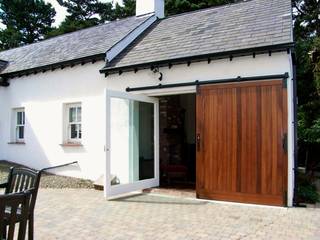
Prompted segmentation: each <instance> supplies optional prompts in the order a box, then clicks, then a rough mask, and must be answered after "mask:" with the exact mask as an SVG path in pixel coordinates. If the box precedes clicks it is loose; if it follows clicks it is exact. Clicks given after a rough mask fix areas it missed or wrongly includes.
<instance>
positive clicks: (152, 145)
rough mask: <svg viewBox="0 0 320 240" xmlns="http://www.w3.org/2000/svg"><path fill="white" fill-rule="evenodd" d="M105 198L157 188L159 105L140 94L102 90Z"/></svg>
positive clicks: (154, 100)
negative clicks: (105, 108)
mask: <svg viewBox="0 0 320 240" xmlns="http://www.w3.org/2000/svg"><path fill="white" fill-rule="evenodd" d="M106 101H107V116H106V117H107V118H106V120H107V121H106V122H107V145H106V153H107V162H106V174H105V196H106V197H108V198H109V197H113V196H116V195H119V194H125V193H129V192H132V191H138V190H142V189H145V188H150V187H156V186H159V130H158V129H159V123H158V119H159V103H158V99H156V98H151V97H147V96H144V95H133V94H128V93H123V92H116V91H109V90H108V91H106Z"/></svg>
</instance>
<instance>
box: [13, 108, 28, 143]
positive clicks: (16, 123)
mask: <svg viewBox="0 0 320 240" xmlns="http://www.w3.org/2000/svg"><path fill="white" fill-rule="evenodd" d="M13 116H14V117H13V136H14V139H13V140H14V141H15V142H24V136H25V123H26V116H25V111H24V108H16V109H14V110H13Z"/></svg>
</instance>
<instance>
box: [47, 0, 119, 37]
mask: <svg viewBox="0 0 320 240" xmlns="http://www.w3.org/2000/svg"><path fill="white" fill-rule="evenodd" d="M57 1H58V3H59V4H60V5H61V6H63V7H66V8H67V12H68V14H69V15H68V16H67V17H66V19H65V20H64V21H63V22H62V23H61V25H60V26H59V28H57V29H54V30H53V31H52V32H51V33H50V34H48V36H49V37H50V36H55V35H60V34H63V33H67V32H73V31H76V30H79V29H82V28H87V27H91V26H95V25H98V24H99V23H102V22H104V21H110V20H113V19H114V10H113V6H112V3H111V2H110V3H102V2H100V1H99V0H57Z"/></svg>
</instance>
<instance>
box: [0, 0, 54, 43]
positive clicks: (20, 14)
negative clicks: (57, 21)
mask: <svg viewBox="0 0 320 240" xmlns="http://www.w3.org/2000/svg"><path fill="white" fill-rule="evenodd" d="M55 14H56V12H55V10H54V8H53V7H52V5H51V4H49V3H45V2H44V1H43V0H0V20H1V22H2V24H4V25H5V27H6V28H5V29H4V30H2V31H1V32H0V47H1V48H2V49H6V48H11V47H17V46H20V45H23V44H28V43H33V42H36V41H39V40H41V39H43V38H44V36H45V35H46V34H47V33H48V32H49V31H50V30H51V25H52V23H53V22H54V16H55Z"/></svg>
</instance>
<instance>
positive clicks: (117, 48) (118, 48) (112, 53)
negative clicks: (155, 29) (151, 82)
mask: <svg viewBox="0 0 320 240" xmlns="http://www.w3.org/2000/svg"><path fill="white" fill-rule="evenodd" d="M156 20H157V17H156V16H155V15H152V16H150V17H149V18H148V19H147V20H146V21H144V22H143V23H142V24H140V25H139V26H138V27H137V28H135V29H134V30H133V31H132V32H130V33H129V34H128V35H126V36H125V37H124V38H123V39H122V40H120V41H119V42H117V43H116V44H115V45H113V46H112V47H111V48H110V49H109V50H108V51H107V52H106V62H107V63H108V62H111V61H112V60H113V59H114V58H115V57H116V56H118V54H119V53H121V52H122V51H123V50H124V49H125V48H127V47H128V46H129V44H131V43H132V42H133V41H134V40H136V39H137V38H138V37H139V36H140V35H141V34H142V33H143V32H144V31H145V30H146V29H147V28H149V27H150V25H151V24H153V23H154V22H155V21H156Z"/></svg>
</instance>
